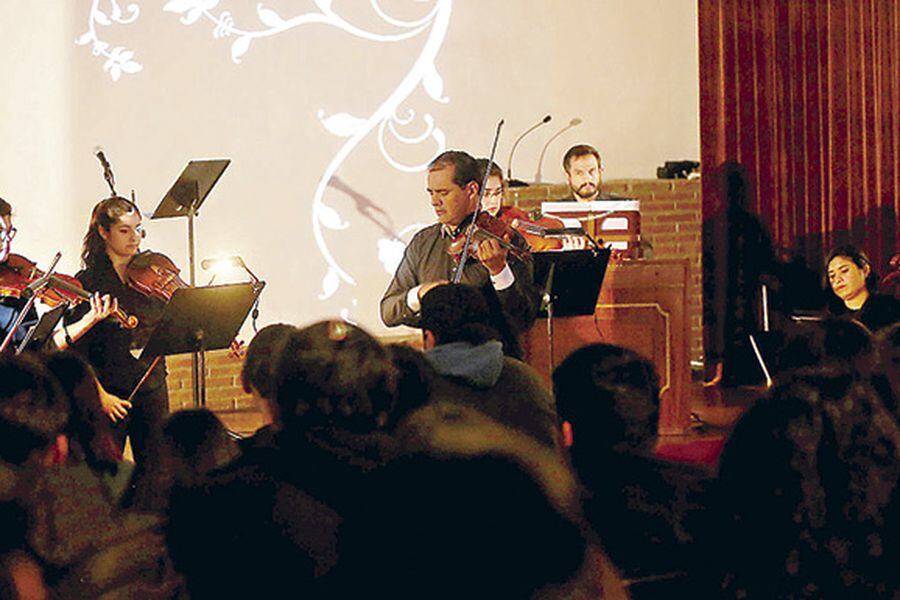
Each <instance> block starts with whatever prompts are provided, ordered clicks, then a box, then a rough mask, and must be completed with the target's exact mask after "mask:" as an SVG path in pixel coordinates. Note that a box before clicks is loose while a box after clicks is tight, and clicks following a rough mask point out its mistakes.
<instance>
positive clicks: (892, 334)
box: [872, 323, 900, 423]
mask: <svg viewBox="0 0 900 600" xmlns="http://www.w3.org/2000/svg"><path fill="white" fill-rule="evenodd" d="M875 346H876V349H877V354H878V366H877V367H876V376H875V377H873V382H872V383H873V384H874V385H875V387H876V389H877V390H878V392H879V394H880V395H881V399H882V402H883V403H884V406H885V408H887V409H888V411H889V412H890V413H891V414H892V415H894V419H895V420H896V421H897V423H900V323H895V324H893V325H891V326H890V327H888V328H886V329H882V330H881V331H880V332H879V333H878V335H877V336H876V338H875Z"/></svg>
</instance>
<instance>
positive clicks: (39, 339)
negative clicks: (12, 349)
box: [16, 304, 69, 354]
mask: <svg viewBox="0 0 900 600" xmlns="http://www.w3.org/2000/svg"><path fill="white" fill-rule="evenodd" d="M67 308H69V306H68V304H60V305H59V306H57V307H56V308H54V309H53V310H49V311H47V312H45V313H44V314H43V315H41V318H40V320H38V322H37V323H36V324H35V325H34V326H33V327H32V328H31V329H29V330H28V333H27V334H25V337H24V338H23V339H22V341H21V342H19V347H18V348H16V354H21V353H22V352H24V351H25V350H41V349H43V348H44V346H45V345H46V344H47V341H48V340H49V339H50V338H51V337H52V336H53V330H54V329H56V324H57V323H59V322H60V321H61V320H62V318H63V315H64V314H65V312H66V309H67Z"/></svg>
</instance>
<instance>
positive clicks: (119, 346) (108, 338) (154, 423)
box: [70, 196, 169, 468]
mask: <svg viewBox="0 0 900 600" xmlns="http://www.w3.org/2000/svg"><path fill="white" fill-rule="evenodd" d="M141 220H142V219H141V213H140V210H138V208H137V206H135V205H134V203H132V202H131V201H130V200H127V199H126V198H122V197H120V196H112V197H110V198H106V199H105V200H102V201H100V202H99V203H98V204H97V205H96V206H95V207H94V210H93V213H92V214H91V223H90V226H89V227H88V231H87V233H86V234H85V236H84V243H83V245H82V252H81V259H82V263H83V266H84V268H83V269H82V270H81V271H79V272H78V273H77V274H76V277H77V278H78V280H79V281H81V283H82V285H83V286H84V288H85V289H86V290H89V291H92V292H100V293H102V294H109V295H110V296H111V297H114V298H117V299H118V303H119V306H120V307H121V308H122V309H123V310H125V311H126V312H127V313H129V314H133V315H135V316H136V317H138V319H139V320H140V326H139V327H138V328H137V329H126V328H124V327H121V326H120V325H119V324H118V323H117V322H116V321H114V320H112V319H106V320H104V321H102V322H100V323H98V324H96V325H95V326H94V327H93V328H92V329H91V330H90V331H89V332H87V333H86V334H85V335H84V336H83V337H82V338H81V339H79V340H77V341H76V342H75V344H74V348H75V350H77V351H79V352H80V353H81V354H82V355H83V356H84V357H85V358H87V360H88V362H90V363H91V365H92V366H93V367H94V370H95V371H96V372H97V377H98V379H99V380H100V383H101V385H102V387H103V389H104V390H105V391H106V392H109V395H105V396H104V398H103V400H104V408H105V410H106V412H107V414H108V415H109V416H110V418H111V419H112V420H113V421H114V422H115V424H114V433H115V434H116V437H117V440H118V442H119V444H120V445H121V446H122V447H124V444H125V436H126V435H128V436H129V437H130V438H131V447H132V451H133V453H134V459H135V462H136V463H137V465H138V467H139V468H140V467H141V465H142V463H144V461H146V459H147V458H148V457H150V456H152V455H153V454H154V453H155V448H156V447H157V445H158V443H159V440H160V437H159V436H160V434H161V431H162V422H163V419H164V418H165V415H166V412H167V410H168V403H169V397H168V391H167V389H166V367H165V361H160V362H159V363H158V364H157V365H156V367H155V368H154V369H153V371H152V373H151V374H150V376H149V377H148V378H147V380H146V381H145V382H144V383H143V384H142V385H141V387H140V389H139V391H138V392H137V394H136V395H135V396H134V398H133V401H132V402H130V403H129V402H128V401H127V400H126V399H127V398H128V397H129V396H130V395H131V393H132V390H134V388H135V386H137V384H138V382H139V381H140V380H141V378H142V377H143V375H144V373H145V372H146V371H147V369H148V368H149V367H150V363H149V362H147V361H144V360H139V359H138V358H136V357H135V355H134V354H133V353H132V352H133V351H136V350H137V349H138V348H140V346H141V345H142V342H146V337H145V335H142V334H144V333H148V332H149V331H151V330H152V327H153V325H154V323H156V322H157V321H158V320H159V318H160V316H161V315H162V312H163V309H164V308H165V304H164V303H163V302H162V301H161V300H158V299H155V298H150V297H147V296H144V295H143V294H141V293H140V292H138V291H136V290H134V289H133V288H131V287H129V286H128V285H127V284H126V271H127V268H128V263H129V262H130V261H131V259H132V257H133V256H134V255H135V254H137V252H138V250H139V249H140V245H141V240H142V239H143V237H144V230H143V228H142V226H141ZM85 310H86V309H85ZM78 316H79V314H78V312H75V313H74V314H73V315H72V316H71V317H70V319H71V320H73V321H74V320H75V319H77V318H78Z"/></svg>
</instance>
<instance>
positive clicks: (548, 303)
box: [541, 263, 556, 381]
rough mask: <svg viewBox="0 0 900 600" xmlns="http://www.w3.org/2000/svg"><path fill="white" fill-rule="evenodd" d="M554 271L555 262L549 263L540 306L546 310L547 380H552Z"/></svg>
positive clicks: (553, 366)
mask: <svg viewBox="0 0 900 600" xmlns="http://www.w3.org/2000/svg"><path fill="white" fill-rule="evenodd" d="M555 273H556V263H550V272H549V273H547V283H546V284H545V285H544V294H543V296H541V308H542V309H543V310H546V311H547V368H548V369H549V376H550V379H549V381H553V369H554V368H555V365H554V364H553V275H554V274H555Z"/></svg>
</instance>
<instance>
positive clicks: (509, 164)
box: [506, 115, 552, 187]
mask: <svg viewBox="0 0 900 600" xmlns="http://www.w3.org/2000/svg"><path fill="white" fill-rule="evenodd" d="M551 118H552V117H551V116H550V115H547V116H545V117H544V118H543V119H541V120H540V121H538V122H537V123H535V124H534V125H532V126H531V127H529V128H528V129H526V130H525V131H524V132H523V133H522V135H520V136H519V137H517V138H516V141H515V142H513V145H512V149H510V151H509V160H507V161H506V183H507V185H509V186H510V187H524V186H526V185H528V184H527V183H525V182H524V181H519V180H518V179H513V178H512V159H513V154H515V152H516V147H518V145H519V142H521V141H522V138H524V137H525V136H526V135H528V134H529V133H531V132H532V131H534V130H535V129H537V128H538V127H540V126H541V125H544V124H546V123H549V122H550V119H551Z"/></svg>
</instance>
